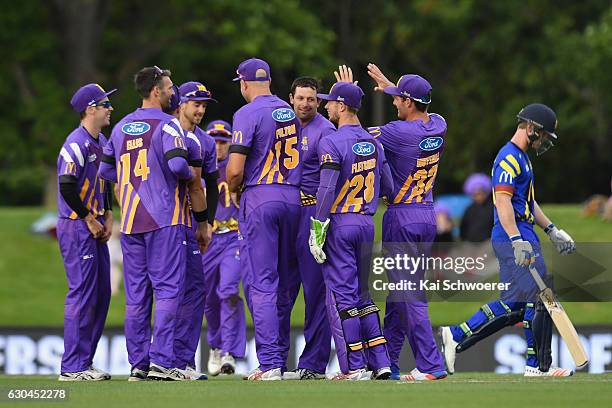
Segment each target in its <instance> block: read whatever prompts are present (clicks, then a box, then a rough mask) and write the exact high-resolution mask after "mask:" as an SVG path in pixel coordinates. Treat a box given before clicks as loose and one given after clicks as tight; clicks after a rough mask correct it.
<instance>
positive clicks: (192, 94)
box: [179, 81, 218, 103]
mask: <svg viewBox="0 0 612 408" xmlns="http://www.w3.org/2000/svg"><path fill="white" fill-rule="evenodd" d="M179 94H180V96H181V103H184V102H187V101H213V102H218V101H217V100H216V99H214V98H213V97H212V92H210V91H209V90H208V89H206V87H205V86H204V85H202V83H200V82H195V81H190V82H185V83H184V84H183V85H181V86H179Z"/></svg>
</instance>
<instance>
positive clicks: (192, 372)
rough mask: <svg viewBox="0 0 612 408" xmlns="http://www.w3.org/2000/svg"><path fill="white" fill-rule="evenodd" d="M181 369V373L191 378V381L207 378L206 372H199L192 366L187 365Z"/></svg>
mask: <svg viewBox="0 0 612 408" xmlns="http://www.w3.org/2000/svg"><path fill="white" fill-rule="evenodd" d="M182 371H183V374H185V376H186V377H187V379H188V380H191V381H203V380H208V376H207V375H206V374H204V373H201V372H199V371H196V369H195V368H194V367H191V366H187V367H185V369H184V370H182Z"/></svg>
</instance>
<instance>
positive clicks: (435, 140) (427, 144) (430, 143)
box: [419, 136, 444, 152]
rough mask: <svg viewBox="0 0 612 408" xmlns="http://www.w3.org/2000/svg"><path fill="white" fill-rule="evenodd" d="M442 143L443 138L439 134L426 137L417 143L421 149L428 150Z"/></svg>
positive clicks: (434, 148) (437, 147) (438, 146)
mask: <svg viewBox="0 0 612 408" xmlns="http://www.w3.org/2000/svg"><path fill="white" fill-rule="evenodd" d="M443 143H444V139H442V138H441V137H440V136H436V137H428V138H427V139H423V140H421V143H419V147H420V148H421V150H425V151H426V152H430V151H432V150H436V149H439V148H440V147H441V146H442V144H443Z"/></svg>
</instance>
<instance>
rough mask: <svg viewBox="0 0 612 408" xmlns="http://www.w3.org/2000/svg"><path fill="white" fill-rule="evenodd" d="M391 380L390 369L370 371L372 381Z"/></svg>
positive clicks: (383, 368)
mask: <svg viewBox="0 0 612 408" xmlns="http://www.w3.org/2000/svg"><path fill="white" fill-rule="evenodd" d="M390 378H391V367H382V368H379V369H378V370H374V371H372V379H373V380H388V379H390Z"/></svg>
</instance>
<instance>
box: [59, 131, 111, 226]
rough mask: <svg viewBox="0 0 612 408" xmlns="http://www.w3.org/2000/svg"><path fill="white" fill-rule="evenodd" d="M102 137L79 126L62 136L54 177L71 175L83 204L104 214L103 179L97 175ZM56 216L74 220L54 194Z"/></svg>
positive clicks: (74, 217)
mask: <svg viewBox="0 0 612 408" xmlns="http://www.w3.org/2000/svg"><path fill="white" fill-rule="evenodd" d="M105 144H106V138H105V137H104V135H103V134H102V133H100V134H99V135H98V139H97V140H96V139H94V138H93V137H92V136H91V135H90V134H89V132H87V129H85V128H84V127H83V126H79V127H78V128H76V129H75V130H73V131H72V133H70V134H69V135H68V137H67V138H66V141H65V142H64V145H63V146H62V148H61V150H60V154H59V156H58V158H57V176H58V179H59V177H60V176H74V177H76V179H77V188H78V189H79V191H80V192H79V195H80V197H81V200H82V201H83V205H85V207H86V208H87V209H88V210H89V211H90V212H91V213H92V214H93V215H94V216H97V215H103V214H104V210H105V209H104V180H102V179H101V178H99V177H98V167H100V160H101V159H102V148H103V147H104V145H105ZM57 210H58V216H59V218H70V219H73V220H76V219H77V218H78V216H77V214H76V213H75V212H74V211H72V209H71V208H70V206H68V204H66V202H65V201H64V198H63V197H62V195H61V194H59V191H58V194H57Z"/></svg>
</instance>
